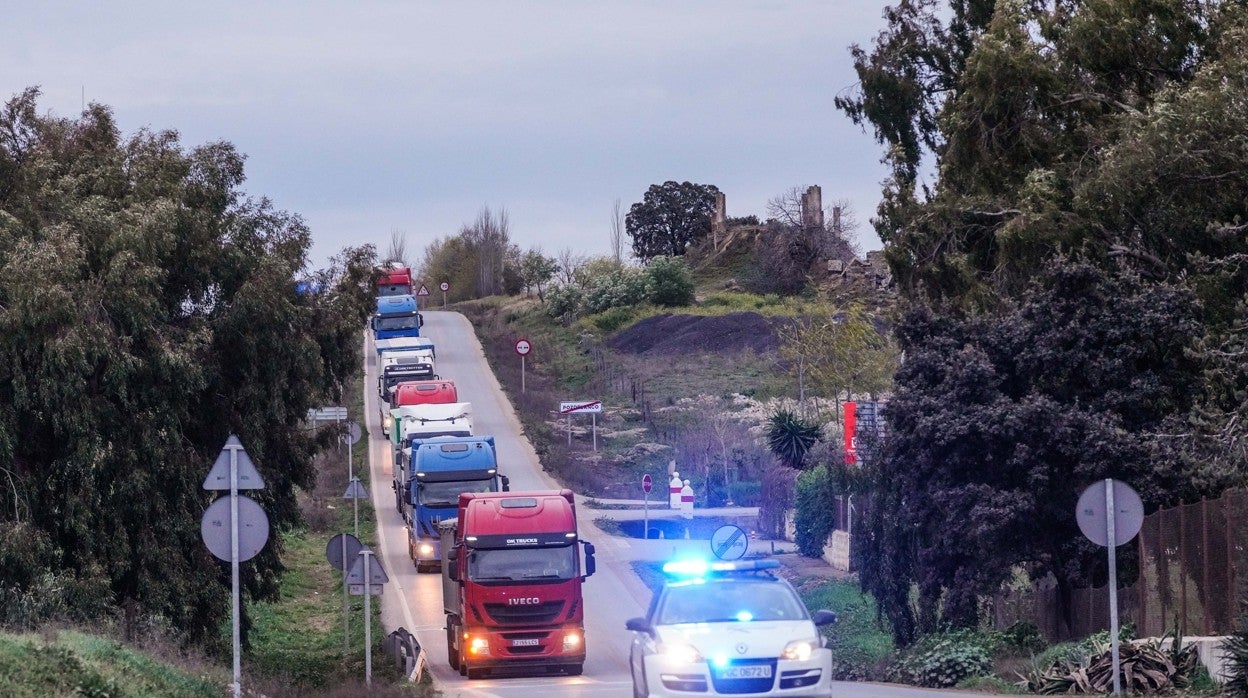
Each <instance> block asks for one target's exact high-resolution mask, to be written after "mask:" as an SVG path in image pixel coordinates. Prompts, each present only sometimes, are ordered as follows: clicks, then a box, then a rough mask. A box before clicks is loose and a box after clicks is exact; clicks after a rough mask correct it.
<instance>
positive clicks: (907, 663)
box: [893, 631, 992, 688]
mask: <svg viewBox="0 0 1248 698" xmlns="http://www.w3.org/2000/svg"><path fill="white" fill-rule="evenodd" d="M986 644H988V641H987V639H986V638H983V637H981V636H978V635H977V634H975V633H971V632H965V631H963V632H954V633H945V634H938V635H928V636H926V637H924V638H923V639H921V640H920V641H919V642H918V643H917V644H916V645H915V647H914V649H913V650H911V651H910V652H908V653H906V655H905V656H903V657H902V658H901V660H900V661H898V663H897V664H896V666H895V667H894V669H893V673H894V675H895V676H896V678H898V679H899V680H901V681H903V682H905V683H910V684H914V685H916V686H925V687H928V688H951V687H953V686H956V685H957V684H958V683H959V682H961V681H963V680H965V679H967V678H969V677H972V676H982V675H986V674H988V673H990V672H991V671H992V659H991V656H990V652H989V650H988V649H987V648H986V647H985V645H986Z"/></svg>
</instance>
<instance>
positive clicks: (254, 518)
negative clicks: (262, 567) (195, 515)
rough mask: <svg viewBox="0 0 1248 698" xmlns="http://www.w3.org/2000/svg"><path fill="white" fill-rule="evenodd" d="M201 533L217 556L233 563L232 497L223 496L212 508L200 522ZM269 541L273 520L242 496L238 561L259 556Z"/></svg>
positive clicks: (240, 498)
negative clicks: (231, 558)
mask: <svg viewBox="0 0 1248 698" xmlns="http://www.w3.org/2000/svg"><path fill="white" fill-rule="evenodd" d="M199 534H200V536H202V537H203V539H204V545H206V546H208V550H209V551H211V552H212V554H213V555H216V556H217V557H219V558H221V559H222V560H225V561H226V562H229V560H230V498H229V496H228V495H227V496H225V497H221V498H220V499H218V500H217V501H215V502H213V503H212V504H210V505H208V510H207V511H205V512H204V518H203V519H201V520H200V522H199ZM267 542H269V517H268V515H267V514H265V513H264V509H261V508H260V505H259V504H257V503H256V500H254V499H252V498H251V497H245V496H243V495H241V494H240V495H238V561H239V562H246V561H247V560H250V559H251V558H253V557H255V556H256V554H257V553H259V552H260V549H261V548H263V547H264V544H265V543H267Z"/></svg>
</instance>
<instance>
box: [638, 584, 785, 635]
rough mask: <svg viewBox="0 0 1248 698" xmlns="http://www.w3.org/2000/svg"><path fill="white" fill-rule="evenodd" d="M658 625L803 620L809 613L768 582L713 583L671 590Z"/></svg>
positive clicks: (688, 585) (670, 586)
mask: <svg viewBox="0 0 1248 698" xmlns="http://www.w3.org/2000/svg"><path fill="white" fill-rule="evenodd" d="M656 611H657V612H656V616H657V618H656V620H655V625H678V624H681V623H740V622H750V621H768V620H801V619H803V618H806V611H805V609H804V607H803V606H802V603H801V600H800V599H798V598H797V596H796V595H795V594H794V593H793V591H792V590H791V589H789V587H787V586H785V585H784V584H782V583H779V582H776V581H772V580H765V579H713V580H708V581H707V582H706V583H684V584H674V585H669V586H668V587H667V590H666V593H665V594H664V596H663V601H662V603H661V605H660V606H659V608H658V609H656Z"/></svg>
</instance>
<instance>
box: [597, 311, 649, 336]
mask: <svg viewBox="0 0 1248 698" xmlns="http://www.w3.org/2000/svg"><path fill="white" fill-rule="evenodd" d="M636 316H637V310H636V308H632V307H622V308H611V309H610V310H604V311H603V312H601V313H598V314H597V315H593V316H590V317H589V318H588V321H589V323H590V324H592V325H593V326H594V327H595V328H597V329H598V331H600V332H605V333H610V332H614V331H616V330H618V329H620V328H621V327H624V326H625V325H627V324H629V323H631V322H632V321H633V318H635V317H636Z"/></svg>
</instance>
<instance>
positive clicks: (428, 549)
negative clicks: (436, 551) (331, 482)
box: [417, 543, 433, 555]
mask: <svg viewBox="0 0 1248 698" xmlns="http://www.w3.org/2000/svg"><path fill="white" fill-rule="evenodd" d="M417 552H419V553H420V554H421V555H432V554H433V546H432V545H430V544H428V543H421V544H420V547H419V548H417Z"/></svg>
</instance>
